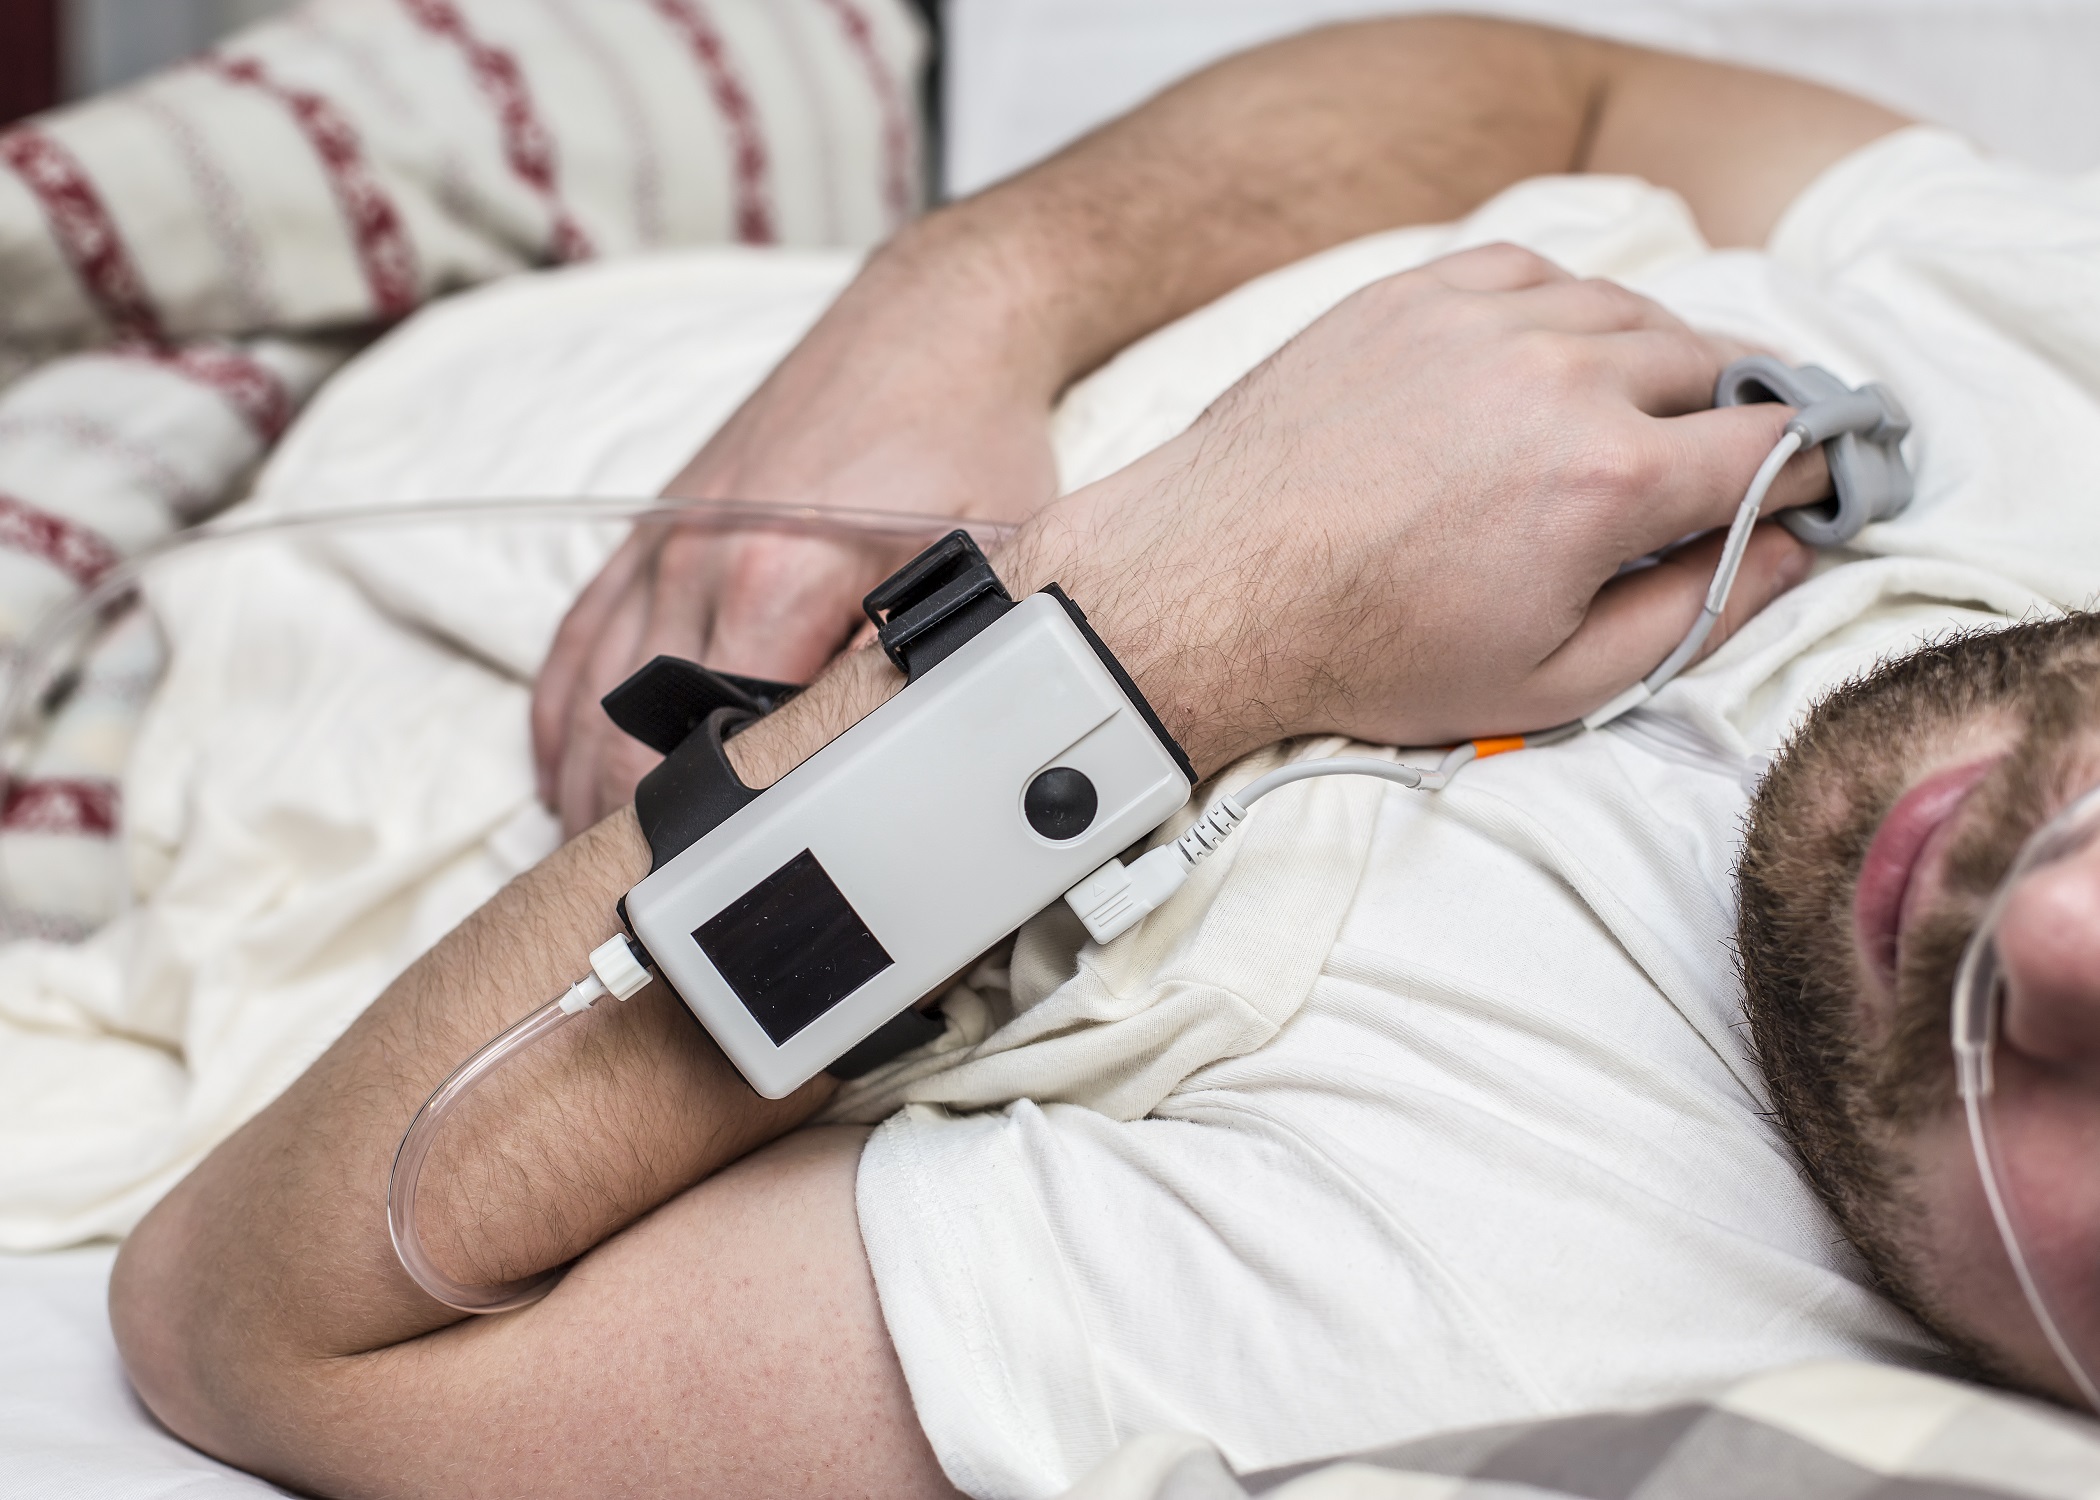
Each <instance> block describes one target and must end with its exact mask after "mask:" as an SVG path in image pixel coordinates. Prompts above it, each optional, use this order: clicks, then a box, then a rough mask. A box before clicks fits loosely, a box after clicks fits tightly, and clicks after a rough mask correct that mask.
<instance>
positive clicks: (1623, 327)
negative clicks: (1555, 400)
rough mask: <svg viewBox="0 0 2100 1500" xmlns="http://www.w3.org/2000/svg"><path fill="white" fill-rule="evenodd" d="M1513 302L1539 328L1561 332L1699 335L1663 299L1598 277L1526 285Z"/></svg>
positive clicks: (1514, 297)
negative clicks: (1638, 331) (1639, 332)
mask: <svg viewBox="0 0 2100 1500" xmlns="http://www.w3.org/2000/svg"><path fill="white" fill-rule="evenodd" d="M1510 301H1511V303H1512V304H1513V305H1514V306H1515V307H1517V308H1519V309H1520V310H1521V311H1522V313H1523V315H1524V316H1525V317H1526V318H1527V319H1528V320H1530V321H1531V322H1532V323H1534V324H1536V325H1537V326H1538V327H1541V328H1550V329H1553V330H1555V331H1556V332H1559V333H1630V332H1632V331H1634V330H1636V329H1647V330H1651V331H1656V332H1661V331H1670V332H1680V333H1683V334H1685V335H1686V336H1687V337H1694V338H1696V337H1697V335H1696V334H1693V333H1692V331H1691V329H1690V328H1688V327H1686V326H1685V324H1684V322H1683V321H1682V320H1681V319H1680V318H1678V316H1677V315H1676V314H1675V313H1673V312H1671V311H1670V310H1669V309H1668V308H1667V307H1664V306H1663V305H1662V304H1661V303H1660V302H1656V301H1653V300H1651V299H1650V298H1647V297H1643V296H1642V295H1641V294H1640V293H1639V292H1635V291H1629V290H1627V288H1625V287H1623V286H1620V285H1619V284H1618V283H1617V282H1616V281H1602V280H1599V279H1597V278H1595V277H1591V278H1587V279H1584V280H1580V281H1578V280H1576V279H1575V278H1574V277H1572V276H1570V277H1567V279H1565V280H1562V281H1554V282H1547V283H1542V284H1540V285H1537V286H1532V287H1527V288H1526V289H1524V290H1523V291H1520V292H1518V293H1517V294H1516V295H1514V296H1513V297H1512V298H1511V299H1510Z"/></svg>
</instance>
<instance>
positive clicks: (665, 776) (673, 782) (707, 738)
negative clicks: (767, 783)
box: [634, 658, 758, 870]
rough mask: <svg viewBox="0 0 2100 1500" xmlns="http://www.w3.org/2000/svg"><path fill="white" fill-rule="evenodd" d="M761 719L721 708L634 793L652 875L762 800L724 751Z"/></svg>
mask: <svg viewBox="0 0 2100 1500" xmlns="http://www.w3.org/2000/svg"><path fill="white" fill-rule="evenodd" d="M659 659H661V658H659ZM757 717H758V715H757V714H755V713H753V712H751V710H749V709H747V708H735V707H723V708H718V709H716V710H715V711H714V712H713V713H710V714H709V715H708V716H707V717H706V718H705V719H704V720H702V721H701V723H700V725H699V726H698V727H697V728H696V729H694V731H693V732H692V733H691V734H689V735H687V736H686V737H685V739H684V740H683V741H682V742H681V743H680V744H679V745H678V746H677V747H676V748H675V749H673V750H672V751H671V753H670V754H669V755H666V756H665V757H664V760H663V764H662V765H660V766H658V767H657V768H656V769H655V770H653V771H651V772H650V773H649V774H648V775H647V776H644V777H643V778H642V780H641V784H640V785H639V786H637V787H636V788H635V789H634V816H635V819H636V821H638V822H639V823H640V824H641V825H642V836H643V837H644V838H646V839H648V840H649V858H650V865H649V868H650V869H651V870H661V869H662V868H663V867H664V866H665V865H667V864H669V863H670V862H671V861H672V860H673V859H676V858H677V857H678V856H679V855H681V854H683V853H684V852H685V851H686V850H687V849H690V848H691V847H692V846H693V845H694V844H696V843H698V842H699V841H700V840H701V839H702V838H704V837H706V836H707V835H708V834H710V833H712V832H714V831H715V829H716V828H718V827H720V826H721V825H722V823H723V821H724V820H725V819H727V818H728V817H729V815H730V814H731V813H733V812H735V811H737V810H738V809H739V808H742V807H745V806H747V805H749V804H750V803H752V802H754V801H756V800H757V799H758V793H757V792H754V791H753V790H751V788H750V787H748V786H745V785H744V783H743V782H742V781H740V780H739V779H738V778H737V774H736V768H735V767H734V766H732V765H730V764H729V755H728V752H726V751H725V750H724V749H723V748H722V742H723V741H724V740H725V739H727V738H728V737H729V736H730V735H732V734H734V733H735V732H736V731H737V730H739V729H742V728H743V727H744V726H745V725H746V724H748V723H750V722H751V721H752V720H753V719H755V718H757Z"/></svg>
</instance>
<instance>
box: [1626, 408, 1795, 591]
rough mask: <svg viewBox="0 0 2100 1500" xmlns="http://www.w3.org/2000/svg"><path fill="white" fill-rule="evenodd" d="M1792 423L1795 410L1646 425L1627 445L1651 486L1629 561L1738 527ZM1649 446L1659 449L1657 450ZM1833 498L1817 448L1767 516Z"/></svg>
mask: <svg viewBox="0 0 2100 1500" xmlns="http://www.w3.org/2000/svg"><path fill="white" fill-rule="evenodd" d="M1792 416H1793V409H1792V408H1791V407H1785V406H1779V405H1776V404H1773V403H1771V402H1764V403H1760V404H1758V405H1755V406H1723V407H1715V408H1713V409H1712V410H1709V411H1697V412H1691V413H1689V414H1687V415H1685V416H1681V417H1665V418H1662V419H1660V420H1657V421H1643V422H1642V426H1641V429H1640V430H1639V431H1638V432H1637V433H1636V434H1635V435H1633V436H1631V437H1627V438H1625V439H1624V440H1625V441H1626V442H1628V443H1630V444H1632V445H1633V447H1634V449H1635V450H1636V451H1637V453H1638V457H1637V458H1636V459H1635V460H1634V461H1633V468H1634V470H1635V472H1636V473H1637V474H1638V475H1639V476H1640V477H1641V478H1643V479H1645V480H1647V481H1649V482H1648V484H1647V486H1646V488H1647V489H1648V490H1649V492H1650V493H1649V496H1648V499H1647V501H1646V503H1644V504H1642V505H1641V506H1640V507H1638V509H1637V510H1636V511H1635V512H1634V525H1633V527H1632V530H1631V533H1630V545H1629V547H1628V549H1627V552H1628V555H1629V556H1632V557H1638V556H1641V555H1643V554H1645V553H1649V552H1657V551H1660V550H1661V549H1663V548H1664V547H1667V546H1669V545H1670V544H1671V543H1672V542H1675V541H1677V540H1679V539H1680V538H1683V537H1687V536H1693V535H1696V534H1697V533H1699V532H1702V531H1709V530H1712V529H1713V528H1715V527H1719V526H1726V525H1727V524H1728V523H1729V522H1730V521H1732V520H1734V519H1735V513H1736V510H1737V508H1738V507H1740V506H1741V505H1742V503H1743V496H1744V495H1745V494H1746V493H1747V492H1748V491H1749V488H1750V482H1751V480H1753V479H1754V478H1755V477H1756V476H1757V470H1758V466H1759V465H1760V464H1762V463H1763V462H1764V461H1765V459H1766V457H1767V456H1768V455H1769V454H1770V453H1771V451H1772V448H1773V446H1774V445H1775V444H1777V443H1778V441H1779V439H1780V436H1781V434H1783V433H1784V432H1785V431H1786V424H1787V421H1788V419H1789V418H1791V417H1792ZM1649 444H1654V445H1656V446H1654V447H1653V448H1652V449H1650V448H1649V447H1648V446H1647V445H1649ZM1829 494H1830V470H1829V466H1828V465H1827V464H1826V463H1825V462H1824V459H1823V452H1822V450H1821V449H1820V448H1816V449H1813V450H1811V451H1809V452H1807V453H1802V454H1797V455H1796V456H1795V457H1794V458H1793V459H1792V461H1790V462H1789V463H1788V464H1787V466H1786V467H1785V468H1784V469H1782V470H1781V471H1780V474H1779V478H1778V479H1777V480H1776V481H1775V482H1774V484H1773V486H1772V489H1771V493H1770V494H1768V495H1767V496H1766V497H1765V503H1764V505H1763V507H1762V509H1761V511H1760V514H1762V515H1767V516H1769V515H1773V514H1775V513H1777V512H1779V511H1782V510H1785V509H1786V508H1787V507H1788V506H1791V505H1804V504H1808V503H1810V502H1813V501H1816V500H1821V499H1825V498H1827V497H1828V496H1829Z"/></svg>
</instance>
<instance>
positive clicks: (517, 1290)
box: [386, 987, 603, 1313]
mask: <svg viewBox="0 0 2100 1500" xmlns="http://www.w3.org/2000/svg"><path fill="white" fill-rule="evenodd" d="M572 993H573V992H572ZM600 993H601V994H602V993H603V989H602V987H601V990H600ZM568 1000H569V996H568V995H563V996H562V997H561V998H560V999H556V1000H549V1001H548V1002H547V1003H546V1004H545V1005H543V1006H541V1007H540V1008H539V1009H538V1010H536V1011H534V1012H533V1013H532V1014H531V1015H529V1016H527V1017H526V1018H525V1019H524V1020H522V1021H520V1022H518V1023H517V1024H516V1025H515V1026H512V1027H511V1028H510V1029H509V1030H507V1031H505V1032H503V1033H502V1034H501V1035H500V1036H497V1037H495V1038H493V1039H492V1040H490V1041H489V1042H487V1043H485V1044H484V1045H483V1046H482V1048H481V1050H480V1051H478V1052H476V1053H475V1054H474V1055H473V1056H472V1057H470V1058H468V1059H467V1060H466V1061H465V1062H463V1063H461V1064H460V1065H459V1066H458V1067H456V1068H454V1069H453V1070H452V1075H451V1076H450V1077H449V1078H447V1079H446V1080H445V1081H444V1082H443V1083H441V1084H439V1085H438V1086H437V1091H436V1092H435V1093H433V1094H432V1095H431V1096H430V1097H429V1098H428V1099H426V1100H424V1101H423V1107H422V1108H421V1109H419V1110H417V1111H416V1117H415V1119H413V1120H411V1121H410V1122H409V1126H408V1132H407V1133H406V1134H405V1135H403V1136H402V1137H401V1145H400V1147H399V1148H398V1149H397V1150H396V1151H395V1152H394V1166H393V1170H392V1171H391V1172H390V1173H389V1174H388V1176H387V1184H386V1228H387V1233H388V1235H389V1236H391V1237H392V1239H393V1241H394V1254H395V1255H397V1256H398V1257H400V1260H401V1268H402V1269H403V1270H404V1271H406V1272H408V1274H409V1275H410V1276H411V1277H413V1278H414V1280H415V1283H416V1285H417V1286H419V1287H421V1288H422V1289H423V1290H424V1291H426V1292H428V1293H429V1294H430V1295H431V1296H432V1297H434V1298H436V1299H437V1300H438V1301H440V1302H442V1303H444V1304H445V1306H447V1307H450V1308H453V1309H455V1310H457V1311H459V1312H467V1313H499V1312H508V1311H510V1310H511V1309H512V1308H514V1307H523V1306H525V1305H526V1304H527V1303H530V1302H537V1301H539V1300H540V1298H542V1297H544V1296H546V1295H547V1293H548V1292H550V1291H552V1290H553V1289H554V1284H555V1283H556V1282H558V1281H560V1280H561V1279H562V1277H563V1275H565V1274H566V1273H567V1271H568V1269H569V1268H568V1267H567V1266H566V1265H561V1266H556V1267H554V1268H553V1269H552V1270H548V1271H542V1272H541V1273H540V1274H539V1275H537V1276H527V1277H525V1278H523V1279H522V1280H518V1281H506V1282H503V1283H501V1284H500V1285H497V1286H469V1285H468V1284H467V1283H465V1282H463V1281H455V1280H453V1279H452V1278H451V1277H450V1276H447V1275H446V1274H445V1273H444V1272H443V1271H440V1270H439V1269H438V1268H437V1266H436V1265H435V1264H434V1263H433V1262H432V1261H431V1259H430V1256H429V1254H428V1252H426V1251H425V1250H424V1248H423V1240H422V1236H421V1234H420V1233H419V1231H418V1230H417V1227H416V1193H417V1189H418V1187H419V1186H420V1185H421V1183H422V1179H423V1162H424V1159H425V1158H426V1157H428V1156H429V1155H430V1147H431V1145H432V1143H433V1142H435V1141H436V1140H437V1135H438V1129H439V1127H440V1126H442V1125H443V1124H444V1122H445V1116H446V1115H447V1114H449V1113H450V1112H451V1110H452V1108H453V1107H454V1106H455V1105H456V1104H458V1103H459V1101H460V1100H461V1099H462V1098H464V1097H465V1096H466V1095H467V1094H468V1093H469V1092H470V1091H471V1090H472V1089H473V1088H474V1087H475V1086H476V1085H477V1084H479V1083H480V1082H481V1081H482V1080H483V1079H484V1078H486V1077H488V1076H489V1074H491V1073H493V1072H495V1071H496V1070H497V1069H498V1068H500V1067H502V1066H503V1065H504V1064H505V1063H507V1062H509V1061H510V1060H511V1059H512V1058H514V1057H516V1056H517V1055H518V1054H519V1053H520V1052H523V1051H524V1050H525V1049H526V1048H528V1047H530V1046H532V1045H533V1043H535V1042H537V1041H539V1040H541V1039H542V1038H543V1037H545V1036H547V1035H548V1034H549V1033H551V1032H553V1031H555V1030H557V1029H558V1028H560V1027H561V1026H564V1025H566V1024H567V1023H568V1022H570V1021H572V1020H574V1019H575V1018H576V1017H577V1016H580V1015H582V1014H583V1013H584V1011H585V1010H586V1009H588V1006H587V1005H578V1006H575V1007H573V1008H572V1007H571V1006H570V1005H569V1004H568Z"/></svg>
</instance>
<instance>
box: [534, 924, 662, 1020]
mask: <svg viewBox="0 0 2100 1500" xmlns="http://www.w3.org/2000/svg"><path fill="white" fill-rule="evenodd" d="M648 982H649V971H648V970H647V969H645V968H643V967H642V961H641V960H640V959H638V958H636V957H635V956H634V945H633V944H632V943H630V942H628V941H627V938H626V937H625V935H622V936H620V937H616V938H608V939H606V941H604V942H602V943H600V944H599V945H598V946H597V947H595V948H593V949H592V950H591V972H590V973H588V974H586V975H584V976H583V978H581V979H579V980H577V981H576V982H575V983H574V984H572V985H570V986H569V989H568V993H567V994H565V995H563V996H562V997H561V999H560V1000H559V1001H558V1002H556V1003H557V1004H559V1005H560V1006H561V1008H562V1011H563V1013H564V1014H567V1015H572V1016H573V1015H575V1014H576V1013H577V1012H578V1011H585V1010H589V1009H590V1008H591V1007H592V1006H594V1005H596V1004H597V1003H598V1002H599V1001H600V1000H603V999H604V998H605V997H606V996H607V995H610V996H612V997H613V998H614V999H615V1000H625V999H626V998H627V997H628V996H629V995H632V994H634V993H635V992H636V991H637V990H639V989H641V987H642V986H643V985H645V984H647V983H648Z"/></svg>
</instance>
